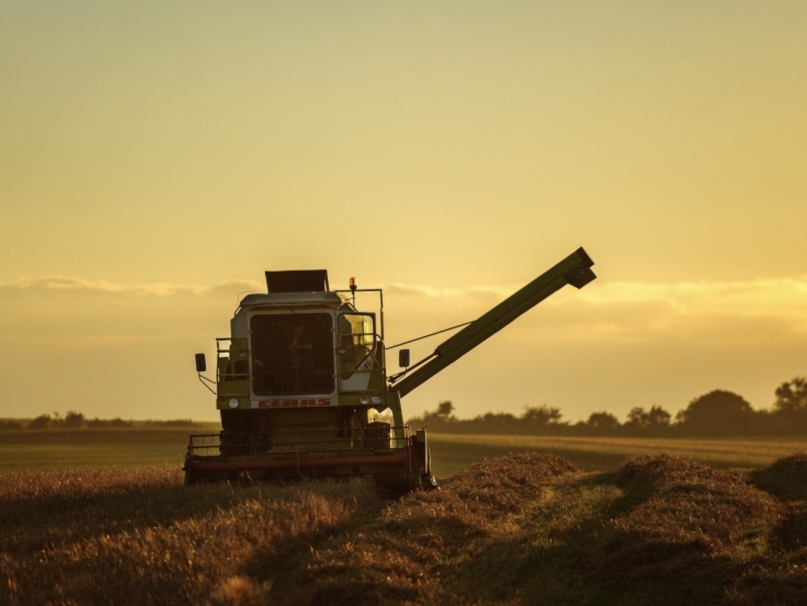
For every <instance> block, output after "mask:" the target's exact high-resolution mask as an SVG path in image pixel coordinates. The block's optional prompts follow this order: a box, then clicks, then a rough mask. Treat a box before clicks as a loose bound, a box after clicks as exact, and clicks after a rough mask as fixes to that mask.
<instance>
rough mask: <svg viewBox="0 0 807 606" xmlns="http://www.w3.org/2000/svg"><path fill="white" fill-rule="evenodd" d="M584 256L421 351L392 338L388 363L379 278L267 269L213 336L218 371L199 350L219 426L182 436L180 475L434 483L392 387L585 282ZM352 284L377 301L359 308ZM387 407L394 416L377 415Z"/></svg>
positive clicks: (422, 439) (409, 485) (422, 442)
mask: <svg viewBox="0 0 807 606" xmlns="http://www.w3.org/2000/svg"><path fill="white" fill-rule="evenodd" d="M593 264H594V263H593V261H592V260H591V258H590V257H589V256H588V255H587V254H586V252H585V251H584V250H583V249H582V248H579V249H578V250H576V251H575V252H574V253H572V254H571V255H569V256H568V257H566V258H565V259H563V260H562V261H561V262H559V263H558V264H556V265H555V266H554V267H552V268H551V269H549V270H548V271H546V272H544V273H543V274H541V275H540V276H538V277H537V278H536V279H535V280H533V281H532V282H530V283H529V284H527V285H526V286H525V287H524V288H522V289H521V290H519V291H518V292H516V293H515V294H513V295H511V296H510V297H509V298H507V299H506V300H504V301H503V302H502V303H500V304H498V305H496V306H495V307H494V308H493V309H491V310H490V311H488V312H487V313H485V314H483V315H482V316H480V317H479V318H478V319H477V320H475V321H473V322H470V323H469V324H467V325H465V326H464V328H462V329H461V330H460V331H459V332H457V333H456V334H454V335H453V336H451V337H450V338H448V339H447V340H446V341H444V342H443V343H442V344H440V345H439V346H438V347H437V349H435V350H434V352H433V353H432V354H431V355H429V356H427V357H426V358H425V359H423V360H421V361H420V362H417V363H416V364H414V365H411V366H410V363H409V350H407V349H401V350H400V351H399V365H400V366H401V367H402V368H404V370H402V371H400V372H398V373H396V374H393V375H388V374H387V356H386V353H387V348H386V347H385V345H384V315H383V303H384V299H383V293H382V291H381V290H380V289H358V288H356V283H355V280H354V279H353V278H351V280H350V290H341V291H340V290H334V291H331V290H330V289H329V285H328V274H327V271H326V270H301V271H267V272H266V285H267V294H251V295H247V296H246V297H244V299H243V300H242V301H241V303H240V304H239V307H238V309H237V310H236V312H235V315H234V316H233V318H232V320H231V322H230V324H231V336H230V337H226V338H219V339H216V351H217V358H216V380H215V381H213V380H212V379H208V378H207V377H205V376H203V375H202V373H203V372H205V371H206V366H207V364H206V360H205V355H204V354H196V370H197V372H198V373H199V379H200V380H201V381H202V382H203V384H205V385H206V386H208V384H211V385H212V384H214V383H215V386H216V390H215V392H214V393H215V394H216V406H217V408H218V410H219V411H220V412H221V425H222V431H221V432H220V433H217V434H208V435H192V436H190V442H189V443H188V450H187V455H186V458H185V466H184V468H183V469H184V471H185V482H186V484H194V483H197V482H213V481H229V480H239V479H249V480H254V481H285V480H292V479H299V478H304V477H312V478H345V477H353V476H368V477H371V478H373V479H375V480H376V482H377V483H378V485H379V488H380V490H381V491H382V492H383V491H388V492H390V493H394V494H403V493H406V492H408V491H411V490H416V489H420V488H430V487H434V486H436V482H435V479H434V476H433V475H432V468H431V459H430V454H429V448H428V444H427V441H426V430H425V429H418V430H416V431H414V432H413V431H412V430H411V429H410V428H409V427H408V426H406V425H405V424H404V419H403V413H402V411H401V398H402V397H403V396H405V395H406V394H408V393H410V392H411V391H412V390H414V389H415V388H417V387H418V386H420V385H421V384H422V383H424V382H425V381H427V380H428V379H430V378H432V377H433V376H434V375H436V374H437V373H439V372H440V371H441V370H443V369H444V368H446V367H447V366H449V365H450V364H452V363H454V362H455V361H456V360H458V359H459V358H460V357H462V356H463V355H465V354H466V353H468V352H469V351H470V350H471V349H473V348H474V347H476V346H477V345H479V344H480V343H482V342H483V341H484V340H485V339H487V338H488V337H490V336H491V335H493V334H495V333H496V332H498V331H499V330H501V329H502V328H504V327H505V326H506V325H507V324H509V323H510V322H512V321H513V320H515V319H516V318H517V317H518V316H520V315H521V314H523V313H524V312H526V311H527V310H529V309H531V308H532V307H534V306H535V305H537V304H538V303H540V302H541V301H543V300H544V299H546V298H547V297H549V296H550V295H551V294H552V293H554V292H556V291H557V290H559V289H561V288H562V287H563V286H565V285H566V284H571V285H572V286H575V287H576V288H582V287H583V286H585V285H586V284H588V283H589V282H591V281H592V280H593V279H594V278H595V277H596V276H595V275H594V272H593V271H592V270H591V266H592V265H593ZM357 293H363V294H362V297H364V296H372V298H373V299H374V300H375V303H374V306H373V310H374V311H372V312H367V311H359V309H358V308H357V307H356V294H357ZM367 293H369V294H367ZM208 388H209V389H210V391H213V389H212V388H210V387H208ZM387 410H389V411H391V413H392V419H393V424H389V423H385V422H381V421H379V420H377V416H378V414H379V413H381V412H384V411H387Z"/></svg>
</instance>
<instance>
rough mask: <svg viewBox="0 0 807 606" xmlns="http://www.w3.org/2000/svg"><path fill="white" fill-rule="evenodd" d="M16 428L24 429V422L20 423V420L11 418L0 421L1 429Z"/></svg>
mask: <svg viewBox="0 0 807 606" xmlns="http://www.w3.org/2000/svg"><path fill="white" fill-rule="evenodd" d="M16 429H22V423H20V422H19V421H10V420H3V421H0V430H3V431H8V430H16Z"/></svg>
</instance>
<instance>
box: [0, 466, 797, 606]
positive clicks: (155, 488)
mask: <svg viewBox="0 0 807 606" xmlns="http://www.w3.org/2000/svg"><path fill="white" fill-rule="evenodd" d="M805 465H807V455H804V454H796V455H792V456H789V457H786V458H783V459H780V460H778V461H776V462H775V463H774V464H772V465H770V466H768V467H765V468H761V469H758V470H755V471H753V472H751V473H747V474H746V473H740V472H734V471H725V470H717V469H714V468H712V467H709V466H706V465H703V464H700V463H696V462H693V461H692V460H689V459H683V458H677V457H672V456H669V455H652V456H650V455H647V456H637V457H633V458H631V459H629V460H628V461H627V462H625V463H624V464H623V465H622V466H621V467H620V468H619V469H617V470H616V471H615V472H608V473H589V472H582V471H579V470H578V469H577V468H575V467H574V466H573V465H572V464H571V463H569V462H568V461H567V460H565V459H563V458H561V457H558V456H554V455H546V454H537V453H526V454H519V455H512V456H505V457H500V458H497V459H494V460H489V461H483V462H480V463H477V464H475V465H472V466H471V467H469V468H467V469H465V470H464V471H462V472H460V473H458V474H457V475H456V476H454V477H452V478H450V479H448V480H446V481H445V482H444V484H443V487H442V489H441V490H439V491H433V492H425V493H415V494H411V495H409V496H407V497H405V498H403V499H401V500H400V501H396V502H384V501H381V500H380V499H379V498H378V497H377V496H376V495H375V492H374V491H373V489H372V487H371V486H369V485H368V484H366V483H364V482H359V481H357V482H353V483H349V484H301V485H296V486H287V487H270V486H254V487H229V486H226V485H225V486H200V487H192V488H185V487H182V486H181V477H180V475H179V473H177V472H176V471H174V470H171V469H168V468H163V469H152V470H146V469H139V470H133V471H127V472H120V471H118V472H115V471H99V470H95V471H82V472H47V473H9V474H4V475H3V476H2V480H0V507H2V511H3V512H4V515H3V517H2V521H0V564H1V565H0V569H2V578H0V602H2V603H9V604H15V605H16V604H20V605H21V604H43V603H53V604H84V603H115V604H142V603H161V604H189V603H191V604H242V605H243V604H280V605H283V604H289V605H291V604H294V605H298V604H302V605H305V604H310V605H319V604H329V605H330V604H352V605H354V606H355V605H374V604H424V605H425V604H447V605H448V604H452V605H453V604H506V605H521V604H525V605H526V604H598V605H599V604H620V605H621V604H625V605H633V604H669V605H677V604H682V605H683V604H687V605H689V604H725V605H746V604H748V605H750V604H760V603H765V604H798V603H801V601H802V600H803V596H804V595H805V592H806V591H807V511H806V510H805V495H807V480H805V474H804V470H805Z"/></svg>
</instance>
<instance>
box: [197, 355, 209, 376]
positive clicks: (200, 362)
mask: <svg viewBox="0 0 807 606" xmlns="http://www.w3.org/2000/svg"><path fill="white" fill-rule="evenodd" d="M206 370H207V360H206V359H205V354H203V353H199V354H196V372H204V371H206Z"/></svg>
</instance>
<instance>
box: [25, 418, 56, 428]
mask: <svg viewBox="0 0 807 606" xmlns="http://www.w3.org/2000/svg"><path fill="white" fill-rule="evenodd" d="M50 421H51V419H50V415H39V416H38V417H37V418H36V419H34V420H33V421H31V422H30V423H28V429H47V428H48V427H50Z"/></svg>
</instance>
